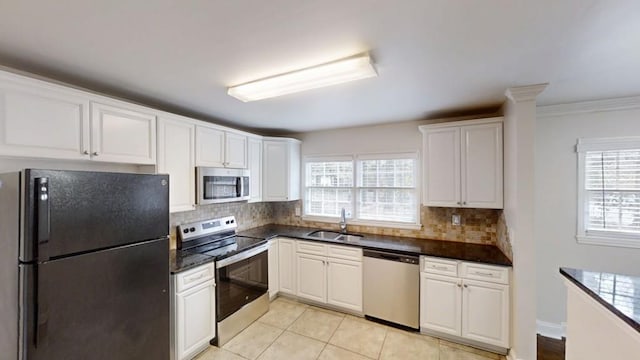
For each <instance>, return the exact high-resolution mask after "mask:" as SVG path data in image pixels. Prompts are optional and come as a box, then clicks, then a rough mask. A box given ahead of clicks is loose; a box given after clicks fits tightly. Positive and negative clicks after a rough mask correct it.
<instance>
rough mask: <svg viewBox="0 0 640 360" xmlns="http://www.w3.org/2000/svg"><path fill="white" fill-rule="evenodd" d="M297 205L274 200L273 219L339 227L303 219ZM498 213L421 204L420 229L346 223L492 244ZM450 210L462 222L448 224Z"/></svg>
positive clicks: (399, 233) (378, 231) (386, 232)
mask: <svg viewBox="0 0 640 360" xmlns="http://www.w3.org/2000/svg"><path fill="white" fill-rule="evenodd" d="M296 206H298V207H301V206H302V204H301V202H300V201H291V202H281V203H274V204H273V210H272V211H273V217H274V218H273V222H274V223H276V224H283V225H295V226H307V227H315V228H329V229H335V230H337V229H339V227H338V222H337V221H336V222H335V223H326V222H313V221H306V220H303V219H302V218H301V217H299V216H296V215H295V208H296ZM501 213H502V210H494V209H462V208H435V207H426V206H423V207H421V210H420V217H421V222H422V229H420V230H407V229H392V228H383V227H377V226H358V225H348V226H349V227H348V229H349V231H352V232H363V233H369V234H380V235H392V236H404V237H413V238H423V239H436V240H448V241H459V242H467V243H476V244H491V245H495V244H496V242H497V224H498V219H499V217H500V214H501ZM453 214H458V215H460V217H461V220H462V221H461V225H452V224H451V216H452V215H453ZM347 224H348V221H347Z"/></svg>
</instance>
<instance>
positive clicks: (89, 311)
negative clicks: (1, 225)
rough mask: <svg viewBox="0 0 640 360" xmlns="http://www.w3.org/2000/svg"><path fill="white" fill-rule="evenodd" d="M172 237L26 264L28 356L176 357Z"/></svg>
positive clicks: (24, 337) (52, 359) (35, 359)
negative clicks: (171, 321)
mask: <svg viewBox="0 0 640 360" xmlns="http://www.w3.org/2000/svg"><path fill="white" fill-rule="evenodd" d="M168 249H169V244H168V240H167V239H166V238H165V239H162V240H153V241H149V242H144V243H140V244H135V245H127V246H123V247H119V248H114V249H110V250H103V251H98V252H94V253H88V254H83V255H77V256H71V257H66V258H63V259H58V260H52V261H49V262H46V263H42V264H22V265H20V276H21V294H22V300H23V301H22V303H23V306H21V310H22V313H21V319H22V324H23V329H22V332H21V338H20V344H21V355H22V356H21V357H20V358H21V359H25V360H45V359H46V360H63V359H92V360H107V359H109V360H113V359H118V360H129V359H130V360H134V359H135V360H139V359H158V360H168V359H169V291H168V290H169V254H168Z"/></svg>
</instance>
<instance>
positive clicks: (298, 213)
mask: <svg viewBox="0 0 640 360" xmlns="http://www.w3.org/2000/svg"><path fill="white" fill-rule="evenodd" d="M294 211H295V213H296V216H300V206H296V207H295V209H294Z"/></svg>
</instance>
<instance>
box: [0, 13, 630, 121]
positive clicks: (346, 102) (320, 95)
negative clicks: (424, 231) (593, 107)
mask: <svg viewBox="0 0 640 360" xmlns="http://www.w3.org/2000/svg"><path fill="white" fill-rule="evenodd" d="M638 19H640V1H637V0H628V1H624V0H616V1H597V0H537V1H536V0H528V1H525V0H482V1H480V0H413V1H412V0H404V1H402V0H397V1H391V0H318V1H313V0H268V1H265V0H235V1H234V0H227V1H223V0H218V1H213V0H193V1H176V0H155V1H152V0H149V1H109V0H102V1H86V0H57V1H26V0H14V1H9V0H0V63H2V64H4V65H8V66H12V67H17V68H20V69H24V70H28V71H33V72H37V73H41V74H46V75H49V76H52V77H56V78H59V79H63V80H66V81H72V82H75V83H77V84H81V85H83V86H87V87H90V88H94V89H98V90H102V91H108V92H110V93H113V94H116V95H120V96H127V97H129V98H133V99H135V100H138V101H142V102H146V103H148V104H151V105H155V106H161V107H163V108H165V109H170V110H174V111H176V110H177V111H180V112H183V113H187V114H191V115H193V114H197V115H199V116H201V117H205V118H207V119H218V120H221V121H223V122H226V123H228V124H233V125H236V126H239V127H244V128H254V129H263V130H265V131H271V132H274V131H275V132H278V131H284V130H286V131H290V132H301V131H312V130H318V129H326V128H336V127H344V126H356V125H365V124H373V123H383V122H393V121H404V120H415V119H423V118H426V117H429V116H433V115H434V114H442V113H444V112H449V111H458V110H464V109H470V108H480V107H487V106H496V105H499V104H500V103H502V102H503V101H504V91H505V89H506V88H507V87H511V86H518V85H528V84H535V83H543V82H549V83H550V85H549V87H548V88H547V89H546V90H545V92H544V93H543V94H541V96H540V98H539V99H540V103H542V104H554V103H562V102H569V101H577V100H589V99H599V98H610V97H618V96H630V95H638V94H640V65H639V64H640V20H638ZM367 50H369V51H370V52H371V54H372V57H373V58H374V61H375V62H376V66H377V69H378V72H379V76H378V77H377V78H371V79H366V80H361V81H357V82H353V83H349V84H344V85H339V86H335V87H329V88H324V89H318V90H312V91H308V92H305V93H300V94H295V95H289V96H285V97H281V98H275V99H268V100H263V101H257V102H252V103H242V102H240V101H238V100H236V99H234V98H232V97H230V96H228V95H226V87H227V86H229V85H235V84H239V83H242V82H246V81H250V80H254V79H256V78H261V77H265V76H268V75H272V74H274V73H280V72H285V71H290V70H293V69H297V68H301V67H307V66H310V65H314V64H317V63H322V62H326V61H330V60H334V59H337V58H341V57H345V56H349V55H353V54H356V53H359V52H363V51H367Z"/></svg>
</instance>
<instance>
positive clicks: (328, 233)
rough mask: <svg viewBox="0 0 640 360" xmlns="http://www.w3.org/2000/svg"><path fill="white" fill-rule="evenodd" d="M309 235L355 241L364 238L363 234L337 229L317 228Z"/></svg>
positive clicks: (325, 238)
mask: <svg viewBox="0 0 640 360" xmlns="http://www.w3.org/2000/svg"><path fill="white" fill-rule="evenodd" d="M307 236H310V237H314V238H318V239H323V240H337V241H353V240H358V239H360V238H362V235H357V234H343V233H341V232H337V231H329V230H315V231H312V232H310V233H308V234H307Z"/></svg>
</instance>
